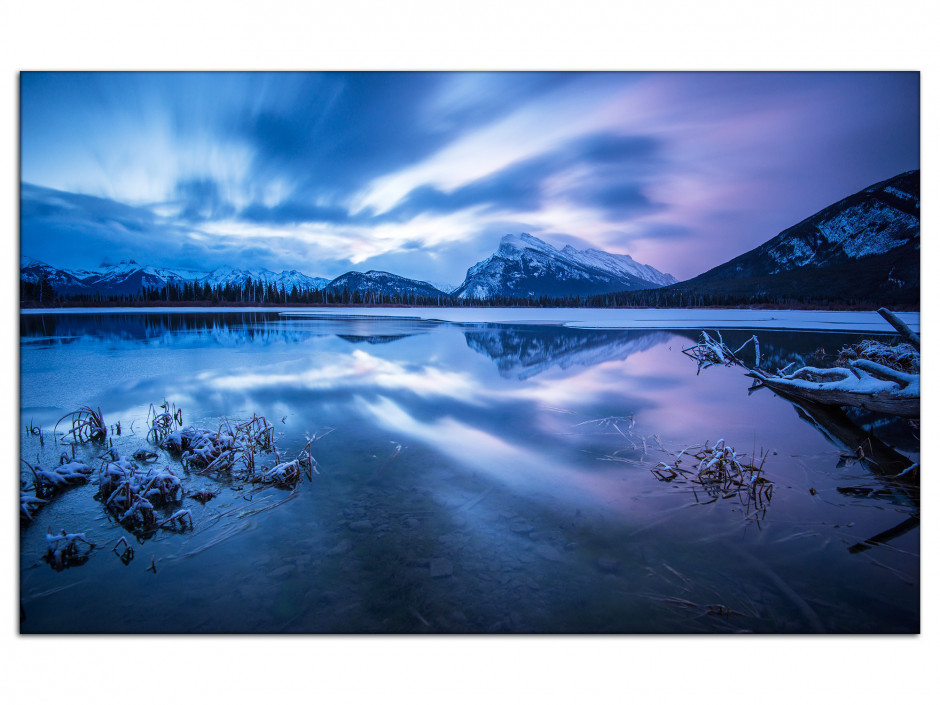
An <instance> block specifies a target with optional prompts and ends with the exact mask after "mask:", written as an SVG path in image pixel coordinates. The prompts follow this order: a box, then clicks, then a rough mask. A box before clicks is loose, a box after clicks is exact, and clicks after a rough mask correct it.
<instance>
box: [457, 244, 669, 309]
mask: <svg viewBox="0 0 940 705" xmlns="http://www.w3.org/2000/svg"><path fill="white" fill-rule="evenodd" d="M676 281H677V280H676V279H675V277H673V276H672V275H669V274H664V273H662V272H660V271H658V270H656V269H654V268H653V267H650V266H649V265H643V264H639V263H638V262H636V261H635V260H634V259H633V258H632V257H630V256H629V255H618V254H613V253H610V252H604V251H603V250H597V249H589V250H583V251H582V250H578V249H575V248H574V247H572V246H571V245H566V246H565V247H564V248H562V249H561V250H559V249H556V248H555V247H553V246H552V245H550V244H549V243H547V242H545V241H544V240H540V239H539V238H537V237H535V236H533V235H530V234H528V233H519V234H511V235H506V236H504V237H503V238H502V239H501V240H500V242H499V246H498V248H497V250H496V252H495V253H494V254H493V255H491V256H490V257H488V258H487V259H485V260H483V261H482V262H478V263H477V264H475V265H474V266H472V267H471V268H470V269H469V270H467V277H466V279H465V280H464V283H463V284H461V285H460V286H459V287H458V288H457V289H455V290H454V294H455V295H456V296H457V297H459V298H464V299H466V298H474V299H477V298H491V297H494V296H522V297H534V296H567V295H591V294H600V293H608V292H612V291H624V290H628V289H650V288H655V287H660V286H666V285H668V284H674V283H675V282H676Z"/></svg>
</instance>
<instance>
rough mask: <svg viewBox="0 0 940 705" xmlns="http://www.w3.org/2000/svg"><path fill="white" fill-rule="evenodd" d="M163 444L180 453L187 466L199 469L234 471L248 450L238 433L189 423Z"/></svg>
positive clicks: (166, 448)
mask: <svg viewBox="0 0 940 705" xmlns="http://www.w3.org/2000/svg"><path fill="white" fill-rule="evenodd" d="M160 447H161V448H163V449H164V450H166V451H169V452H170V453H173V454H175V455H179V456H180V462H181V463H182V464H183V467H185V468H192V469H194V470H197V471H203V472H212V471H231V469H232V468H233V467H234V465H235V463H236V461H237V460H238V459H239V458H240V457H241V455H242V453H243V452H244V451H245V445H244V444H243V443H242V442H241V441H240V440H239V439H238V438H237V437H236V435H235V434H234V433H223V432H222V428H219V431H218V433H213V432H212V431H208V430H206V429H201V428H195V427H194V426H187V427H186V428H184V429H181V430H179V431H174V432H173V433H170V434H169V435H168V436H167V437H166V438H164V439H163V440H162V441H161V442H160Z"/></svg>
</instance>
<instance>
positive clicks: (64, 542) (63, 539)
mask: <svg viewBox="0 0 940 705" xmlns="http://www.w3.org/2000/svg"><path fill="white" fill-rule="evenodd" d="M79 542H81V543H83V544H85V546H87V548H85V549H81V548H80V547H79V545H78V544H79ZM46 546H47V547H48V550H47V552H46V560H47V561H48V562H49V564H50V565H51V566H52V567H53V568H55V569H56V570H63V569H65V568H68V567H70V566H72V565H79V564H81V563H84V562H85V561H87V560H88V556H89V554H90V553H91V549H93V548H94V547H95V544H93V543H90V542H89V541H88V540H87V539H85V534H67V533H65V531H64V530H63V531H62V533H60V534H46Z"/></svg>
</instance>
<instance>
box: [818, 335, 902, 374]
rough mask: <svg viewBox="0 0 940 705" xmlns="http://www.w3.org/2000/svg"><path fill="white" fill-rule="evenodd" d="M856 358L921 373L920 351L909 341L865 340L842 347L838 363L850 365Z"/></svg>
mask: <svg viewBox="0 0 940 705" xmlns="http://www.w3.org/2000/svg"><path fill="white" fill-rule="evenodd" d="M856 360H870V361H872V362H876V363H878V364H879V365H884V366H885V367H890V368H891V369H893V370H897V371H899V372H906V373H908V374H920V352H919V351H918V350H917V348H915V347H914V346H913V345H911V344H909V343H898V344H897V345H886V344H885V343H881V342H878V341H876V340H863V341H861V342H859V343H855V344H853V345H847V346H845V347H844V348H842V349H841V350H840V351H839V357H838V359H837V360H836V364H839V365H844V366H848V365H849V364H851V363H852V362H854V361H856Z"/></svg>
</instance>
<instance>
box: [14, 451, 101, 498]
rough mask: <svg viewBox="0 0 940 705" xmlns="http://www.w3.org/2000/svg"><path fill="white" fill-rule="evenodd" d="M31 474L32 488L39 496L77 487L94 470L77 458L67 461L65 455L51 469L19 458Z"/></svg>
mask: <svg viewBox="0 0 940 705" xmlns="http://www.w3.org/2000/svg"><path fill="white" fill-rule="evenodd" d="M20 462H21V463H23V465H25V466H26V467H27V468H28V469H29V471H30V472H31V473H32V475H33V489H34V490H35V492H36V496H37V497H39V498H43V497H50V496H52V495H53V494H55V493H56V492H61V491H64V490H67V489H69V488H70V487H77V486H78V485H84V484H85V483H86V482H88V478H89V477H90V476H91V474H92V473H93V472H94V470H93V469H92V468H91V467H89V466H88V465H85V464H84V463H82V462H79V461H77V460H71V461H68V460H67V458H66V457H65V456H63V457H62V458H61V459H60V462H61V464H60V465H59V466H58V467H57V468H53V469H52V470H45V469H43V468H41V467H39V466H38V465H37V466H35V467H33V466H32V465H30V464H29V463H28V462H26V461H25V460H22V459H21V460H20Z"/></svg>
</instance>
